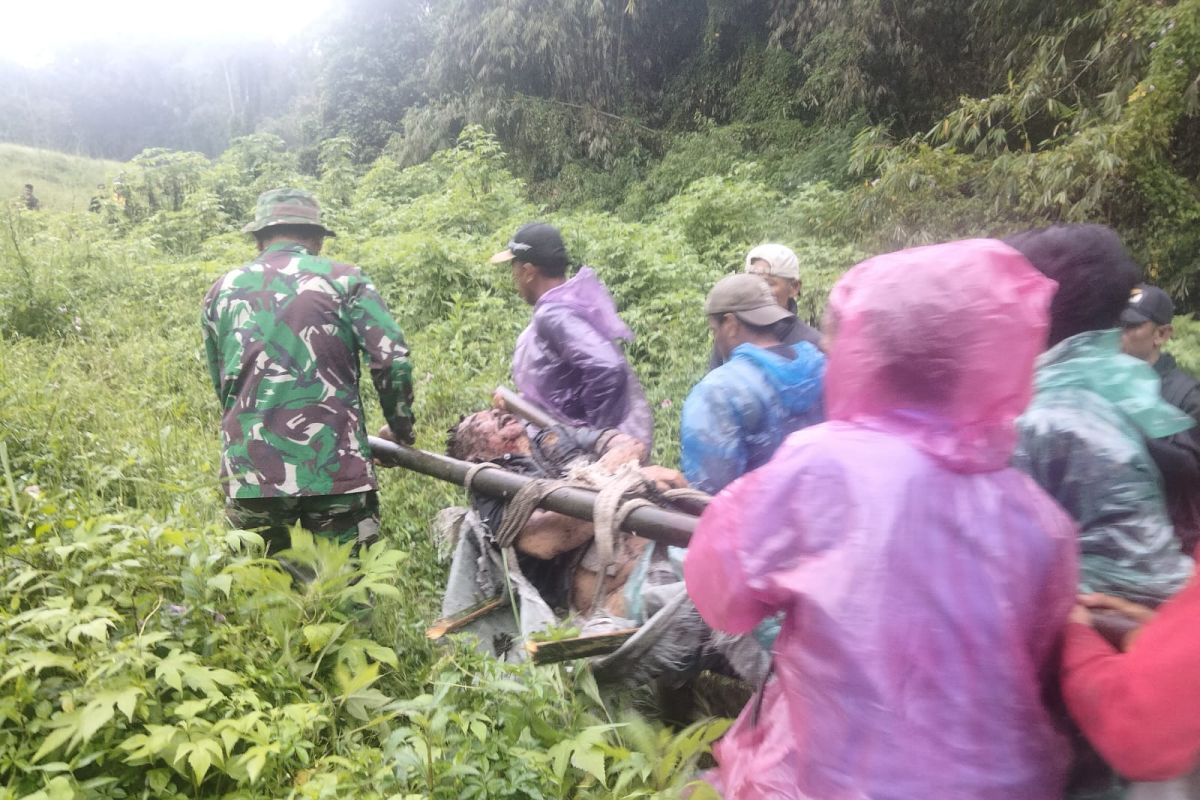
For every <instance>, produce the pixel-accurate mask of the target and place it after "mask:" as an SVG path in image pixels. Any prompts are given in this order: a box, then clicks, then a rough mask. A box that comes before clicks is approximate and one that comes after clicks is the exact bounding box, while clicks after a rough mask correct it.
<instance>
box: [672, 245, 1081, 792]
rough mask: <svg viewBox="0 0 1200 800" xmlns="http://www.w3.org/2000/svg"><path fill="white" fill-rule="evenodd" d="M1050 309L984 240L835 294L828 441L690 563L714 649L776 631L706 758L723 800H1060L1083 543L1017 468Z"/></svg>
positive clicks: (724, 521)
mask: <svg viewBox="0 0 1200 800" xmlns="http://www.w3.org/2000/svg"><path fill="white" fill-rule="evenodd" d="M1054 289H1055V284H1054V282H1053V281H1051V280H1050V279H1048V278H1046V277H1045V276H1043V275H1042V274H1040V273H1039V272H1038V271H1037V270H1035V269H1034V268H1033V266H1032V265H1030V263H1029V262H1028V261H1026V260H1025V258H1024V257H1023V256H1022V255H1021V254H1020V253H1018V252H1017V251H1016V250H1014V249H1012V248H1010V247H1008V246H1007V245H1005V244H1002V243H1001V242H998V241H993V240H987V239H980V240H971V241H963V242H951V243H948V244H942V245H935V246H932V247H921V248H916V249H912V250H904V251H901V252H898V253H892V254H889V255H884V256H879V257H876V258H872V259H869V260H868V261H865V262H863V263H862V264H859V265H858V266H857V267H855V268H853V269H852V270H850V272H848V273H847V274H846V275H845V276H844V277H843V278H842V279H841V280H840V281H839V282H838V284H837V286H835V287H834V290H833V293H832V296H831V298H830V315H829V320H830V330H829V331H828V332H827V336H828V337H829V342H830V344H829V347H830V355H829V362H828V367H827V371H826V374H825V403H826V411H827V419H828V420H829V421H828V422H825V423H823V424H820V425H815V426H812V427H808V428H805V429H803V430H800V431H798V432H796V433H793V434H792V435H791V436H790V437H789V438H788V439H787V440H786V441H785V442H784V444H783V445H782V446H781V447H780V448H779V449H778V450H777V451H776V452H775V455H774V457H773V458H772V460H771V461H769V462H767V464H766V465H764V466H762V467H760V468H759V469H757V470H755V471H753V472H750V473H748V474H747V475H745V476H743V477H741V478H739V479H738V480H737V481H735V482H733V483H732V484H730V485H729V486H728V487H727V488H726V489H725V490H724V491H722V492H721V493H720V494H719V495H718V496H717V497H716V498H715V499H714V500H713V501H712V503H711V504H710V505H709V506H708V508H707V510H706V511H705V512H704V514H703V516H702V517H701V519H700V522H699V524H698V526H697V529H696V532H695V534H694V535H693V537H692V540H691V544H690V546H689V548H688V553H687V558H686V560H685V561H684V577H685V579H686V582H687V589H688V593H689V595H690V596H691V598H692V600H693V601H694V602H695V604H696V608H697V609H698V610H699V612H700V614H701V616H703V618H704V620H705V621H706V622H707V623H708V624H710V625H712V626H713V627H714V628H717V629H718V630H722V631H726V632H729V633H733V634H740V633H745V632H746V631H749V630H751V629H752V628H753V627H754V626H755V625H757V624H758V623H759V622H760V621H761V620H763V619H765V618H767V617H769V616H771V615H773V614H777V613H779V612H784V619H783V623H782V626H781V631H780V634H779V638H778V639H777V640H776V642H775V646H774V648H773V666H772V677H770V678H769V679H768V680H767V682H766V684H765V686H764V689H763V690H762V695H761V697H759V698H757V702H756V701H751V703H750V704H749V705H748V706H747V708H746V709H745V710H744V711H743V713H742V715H741V716H740V717H739V718H738V720H737V722H736V723H735V724H734V727H733V728H731V729H730V732H729V733H728V734H727V735H726V736H725V738H724V739H723V740H722V741H721V742H720V743H718V745H717V747H716V750H715V753H716V757H717V761H718V768H717V770H716V772H715V774H713V775H711V776H710V779H711V781H712V782H713V784H714V785H715V786H717V788H718V789H719V790H720V791H721V792H722V793H723V795H724V796H725V797H727V798H736V799H737V800H760V799H761V800H766V798H770V799H771V800H799V799H800V798H819V800H858V799H859V798H871V800H914V798H931V799H932V798H954V800H1012V798H1022V800H1059V798H1061V797H1062V789H1063V785H1064V782H1065V779H1066V769H1067V765H1068V762H1069V756H1068V751H1067V747H1066V741H1065V740H1064V739H1063V737H1062V736H1061V735H1060V734H1059V733H1058V732H1057V730H1056V728H1055V726H1054V724H1053V722H1052V718H1051V714H1050V712H1049V711H1048V709H1047V708H1046V707H1045V706H1044V705H1043V694H1044V691H1045V689H1046V688H1047V687H1048V686H1053V685H1054V683H1055V680H1056V670H1057V656H1056V653H1057V650H1056V648H1057V646H1058V643H1059V641H1060V640H1061V636H1062V631H1063V628H1064V625H1065V623H1066V619H1067V615H1068V613H1069V612H1070V611H1071V608H1072V607H1073V605H1074V602H1075V586H1076V580H1077V564H1076V553H1075V551H1076V543H1075V541H1076V532H1075V525H1074V523H1073V522H1072V520H1071V519H1070V518H1069V517H1068V516H1067V515H1066V513H1065V512H1064V511H1063V510H1062V509H1061V508H1059V507H1058V506H1057V505H1056V504H1055V502H1054V501H1053V500H1052V499H1051V498H1050V497H1049V495H1047V494H1046V493H1045V492H1044V491H1042V489H1041V488H1039V487H1038V486H1037V484H1035V483H1034V482H1033V480H1032V479H1030V478H1029V477H1028V476H1026V475H1025V474H1023V473H1021V472H1019V471H1018V470H1016V469H1014V468H1012V467H1010V466H1009V460H1010V459H1011V457H1012V453H1013V449H1014V446H1015V444H1016V440H1017V434H1016V429H1015V426H1014V421H1015V420H1016V418H1017V416H1018V415H1019V414H1020V413H1021V411H1022V410H1023V409H1024V408H1025V406H1026V404H1027V403H1028V402H1029V398H1030V395H1031V393H1032V390H1033V367H1034V359H1035V358H1036V357H1037V355H1038V354H1039V353H1040V352H1041V351H1042V350H1043V349H1044V346H1045V342H1046V331H1047V327H1048V308H1049V305H1050V298H1051V295H1052V294H1053V293H1054Z"/></svg>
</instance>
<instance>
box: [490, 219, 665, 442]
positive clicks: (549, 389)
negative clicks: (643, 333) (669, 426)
mask: <svg viewBox="0 0 1200 800" xmlns="http://www.w3.org/2000/svg"><path fill="white" fill-rule="evenodd" d="M491 261H492V263H493V264H499V263H503V262H506V261H507V262H511V263H512V275H513V283H514V284H515V285H516V288H517V292H518V293H519V294H520V295H521V299H522V300H524V301H525V302H526V303H529V304H530V305H531V306H533V319H532V320H531V321H530V323H529V326H528V327H527V328H525V330H524V331H523V332H522V333H521V336H520V337H519V338H518V339H517V348H516V351H515V352H514V353H513V364H512V374H513V381H514V382H515V383H516V385H517V391H518V392H520V393H521V394H522V395H523V396H524V397H526V398H527V399H528V400H530V401H532V402H533V403H535V404H537V405H539V406H541V407H542V408H544V409H546V410H547V411H549V412H550V413H551V414H553V415H554V416H555V417H557V418H558V419H560V420H561V421H562V422H565V423H567V424H568V425H576V426H583V427H588V428H615V429H617V430H619V431H621V432H622V433H626V434H628V435H630V436H632V437H634V438H635V439H637V440H639V441H640V442H642V443H643V444H645V445H646V451H647V452H649V451H650V447H651V445H652V444H653V438H654V416H653V414H652V413H651V411H650V405H649V403H647V402H646V395H645V393H644V392H643V391H642V385H641V383H640V382H638V379H637V375H635V374H634V372H633V368H632V367H630V366H629V362H628V361H627V360H626V359H625V354H624V353H623V352H622V350H621V347H620V346H619V345H618V342H619V341H629V340H631V339H632V338H633V333H632V332H631V331H630V330H629V327H628V326H627V325H626V324H625V323H624V322H622V321H621V318H620V317H619V316H617V308H616V305H615V304H614V303H613V299H612V296H610V295H609V293H608V290H607V289H605V288H604V284H602V283H601V282H600V279H599V278H597V277H596V273H595V272H593V271H592V269H591V267H580V268H579V270H578V272H576V273H575V275H574V276H572V277H571V278H570V279H568V278H567V264H568V260H567V248H566V246H565V245H564V244H563V240H562V236H561V235H560V234H559V232H558V229H557V228H555V227H553V226H552V225H547V224H545V223H540V222H534V223H530V224H528V225H523V226H522V227H521V228H520V229H518V230H517V232H516V234H515V235H514V236H513V238H512V240H511V241H510V242H509V243H508V247H507V248H505V249H504V250H503V251H502V252H499V253H497V254H496V255H494V256H492V258H491Z"/></svg>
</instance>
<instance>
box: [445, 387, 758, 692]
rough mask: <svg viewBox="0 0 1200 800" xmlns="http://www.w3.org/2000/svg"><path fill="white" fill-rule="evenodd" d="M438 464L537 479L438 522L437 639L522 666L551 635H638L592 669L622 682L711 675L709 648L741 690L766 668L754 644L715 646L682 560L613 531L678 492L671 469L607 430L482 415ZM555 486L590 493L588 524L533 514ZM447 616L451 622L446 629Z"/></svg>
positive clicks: (480, 498) (681, 486)
mask: <svg viewBox="0 0 1200 800" xmlns="http://www.w3.org/2000/svg"><path fill="white" fill-rule="evenodd" d="M531 431H532V435H531ZM447 455H449V456H451V457H452V458H456V459H459V460H462V461H470V462H474V463H476V464H478V465H479V466H477V467H476V468H475V469H476V471H478V470H482V469H495V468H500V469H504V470H507V471H511V472H516V473H519V474H522V475H526V476H529V477H531V478H538V479H541V480H540V481H538V482H534V483H531V484H530V485H527V486H526V488H525V489H523V490H522V491H521V492H520V493H518V494H517V495H516V496H514V497H513V498H512V499H511V500H509V501H504V500H501V499H498V498H494V497H489V496H487V495H484V494H482V493H479V492H476V491H472V492H471V494H470V498H471V507H470V508H450V509H445V510H444V511H443V512H441V514H439V516H438V519H437V521H436V522H435V529H436V532H437V534H438V536H439V538H440V539H441V540H442V541H443V542H444V543H445V544H447V545H449V546H450V547H452V548H453V552H454V557H453V561H452V564H451V568H450V577H449V581H448V585H447V589H446V594H445V596H444V598H443V603H442V614H443V620H442V621H441V623H442V624H443V630H446V631H447V632H448V631H451V630H453V631H464V632H470V633H472V634H474V635H475V637H476V638H477V640H478V642H479V646H480V647H481V648H482V649H484V650H486V651H489V652H492V653H493V654H494V655H496V656H497V657H498V658H502V659H505V660H510V661H519V660H523V659H524V658H526V657H527V656H526V652H525V648H524V647H523V646H522V644H521V643H522V642H528V641H530V640H531V639H532V638H533V637H535V636H536V635H537V634H538V633H539V632H541V631H543V630H545V629H547V628H550V627H553V626H559V625H563V624H566V625H568V626H570V627H574V628H578V629H579V631H580V636H584V637H587V636H594V635H595V636H598V635H602V634H611V633H616V632H621V631H625V632H628V631H630V629H634V628H639V627H640V630H639V631H638V633H637V635H635V636H632V637H631V638H630V639H629V641H628V642H627V643H626V645H625V646H622V647H621V649H620V650H618V651H617V652H616V653H613V654H612V655H611V656H608V657H607V658H606V659H604V660H603V661H602V662H600V664H599V666H600V667H601V668H602V667H603V666H604V662H608V663H609V664H610V665H611V666H613V667H614V668H616V671H617V672H619V673H621V674H620V677H621V679H629V678H630V677H631V676H633V675H637V676H638V678H639V679H641V678H653V677H658V676H659V675H660V674H662V673H663V672H680V673H682V672H692V671H694V669H698V668H701V667H703V668H705V669H708V668H711V666H712V662H713V660H714V654H716V653H717V651H718V650H719V651H720V655H716V656H715V657H716V660H717V661H720V662H721V664H722V665H723V666H724V665H725V664H726V659H728V661H730V662H732V663H733V664H734V668H733V669H732V670H731V671H732V673H733V674H736V675H738V676H740V677H742V678H744V679H746V680H748V681H754V680H755V679H756V678H757V677H758V673H759V672H760V671H761V670H764V669H765V665H766V654H765V651H763V650H762V648H761V647H759V646H758V644H757V643H756V642H755V641H754V640H753V638H752V637H739V639H746V640H748V641H744V642H733V640H732V639H730V640H728V641H725V640H722V638H721V637H720V635H718V634H714V633H713V632H712V631H710V630H709V629H708V628H707V626H705V625H704V623H703V621H702V620H700V618H699V615H698V614H697V613H696V612H695V608H694V607H693V606H692V604H691V601H690V600H689V599H688V598H687V596H686V593H685V592H684V587H683V582H682V575H681V562H682V555H683V551H682V550H680V549H678V548H673V547H665V546H662V545H655V543H654V542H651V541H648V540H646V539H643V538H640V537H638V536H636V535H633V534H629V533H626V532H622V531H620V530H619V528H620V519H621V513H622V511H621V508H622V505H623V503H624V502H625V501H627V500H628V499H630V498H631V497H643V498H646V499H648V500H651V501H653V502H656V503H657V504H660V505H664V504H665V505H669V504H670V502H671V500H672V499H673V498H675V499H678V498H677V497H676V496H678V495H680V494H685V495H686V494H688V493H689V492H688V490H687V489H686V487H687V483H686V480H685V479H684V477H683V476H682V475H681V474H680V473H679V472H677V471H676V470H673V469H668V468H665V467H659V466H645V465H644V461H645V459H646V451H645V447H644V446H643V445H642V444H641V443H640V442H639V441H637V440H636V439H633V438H632V437H629V436H626V435H625V434H622V433H619V432H617V431H611V430H609V431H596V430H589V429H583V428H571V427H565V426H555V427H552V428H547V429H544V430H540V431H538V430H536V429H530V428H529V427H528V426H527V425H526V424H525V423H524V422H523V421H522V420H520V419H519V418H517V417H516V416H513V415H511V414H509V413H508V412H506V411H503V410H499V409H489V410H487V411H480V412H478V413H476V414H472V415H471V416H468V417H466V418H465V419H463V420H462V422H460V423H459V424H458V425H457V426H456V427H455V428H454V429H453V431H451V435H450V440H449V442H448V445H447ZM560 481H561V482H563V483H567V484H570V485H576V486H587V487H590V488H593V489H595V490H597V492H598V494H597V499H596V508H595V513H594V517H595V520H596V522H595V523H592V522H587V521H584V520H579V519H575V518H572V517H569V516H565V515H563V514H559V513H556V512H553V511H546V510H543V509H538V508H537V507H536V506H537V504H538V502H539V501H540V500H541V499H542V498H543V497H544V496H545V494H547V493H548V492H549V491H550V490H551V489H552V487H553V486H554V485H556V484H557V485H561V484H558V482H560ZM468 488H470V487H468ZM681 490H682V491H681ZM691 494H692V495H694V494H695V493H691ZM696 500H697V498H695V497H694V496H693V497H689V498H686V499H685V500H684V502H692V503H694V502H696ZM510 587H511V595H510V594H509V589H510ZM476 610H478V611H476ZM455 618H457V619H459V620H461V623H462V624H458V623H454V624H451V625H450V626H449V628H446V627H445V623H447V622H449V621H450V620H452V619H455ZM651 618H653V619H651ZM648 621H653V622H654V623H655V624H654V625H649V624H646V623H647V622H648ZM435 627H436V626H435ZM431 635H432V634H431ZM714 638H715V639H716V641H714ZM714 646H715V649H714ZM635 651H636V653H637V655H636V657H635V659H634V660H635V661H636V668H632V669H627V668H626V667H625V666H618V662H621V661H623V660H624V659H623V658H622V653H632V652H635ZM739 664H740V665H741V666H740V667H739V666H738V665H739ZM722 671H726V670H722Z"/></svg>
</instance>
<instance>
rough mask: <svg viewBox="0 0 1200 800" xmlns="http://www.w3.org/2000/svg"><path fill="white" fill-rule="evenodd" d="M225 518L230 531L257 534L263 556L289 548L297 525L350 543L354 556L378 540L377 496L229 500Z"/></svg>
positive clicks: (360, 493)
mask: <svg viewBox="0 0 1200 800" xmlns="http://www.w3.org/2000/svg"><path fill="white" fill-rule="evenodd" d="M225 516H226V517H227V518H228V519H229V524H230V525H232V526H233V527H235V528H241V529H242V530H247V531H256V532H258V533H259V534H261V535H262V537H263V540H264V541H265V542H266V543H267V555H273V554H275V553H277V552H279V551H280V550H286V549H288V547H290V546H291V528H292V526H293V525H295V524H296V523H297V522H299V523H300V525H301V527H303V528H304V529H305V530H306V531H308V532H310V533H312V534H313V535H314V536H324V537H326V538H330V539H337V540H338V541H339V542H342V543H343V544H344V543H346V542H354V551H355V552H356V553H357V552H358V548H360V547H362V546H363V545H364V544H371V543H372V542H374V541H375V540H376V539H378V538H379V493H378V492H357V493H355V494H321V495H306V496H299V497H254V498H247V499H242V500H237V499H234V498H229V499H228V500H226V502H225Z"/></svg>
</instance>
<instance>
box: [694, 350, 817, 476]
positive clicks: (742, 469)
mask: <svg viewBox="0 0 1200 800" xmlns="http://www.w3.org/2000/svg"><path fill="white" fill-rule="evenodd" d="M786 346H788V347H790V348H791V349H792V351H793V352H794V353H795V358H793V359H788V358H785V357H783V356H781V355H778V354H777V353H774V352H772V351H771V350H767V349H765V348H762V347H756V346H755V345H751V344H742V345H738V346H737V347H736V348H734V351H733V353H732V355H731V356H730V359H729V361H727V362H726V363H725V364H723V365H721V366H720V367H718V368H717V369H714V370H713V371H712V372H710V373H708V375H706V376H705V377H704V379H703V380H701V381H700V383H698V384H696V385H695V386H694V387H693V388H692V391H691V392H690V393H689V394H688V397H687V400H686V401H685V402H684V404H683V421H682V425H681V430H680V440H681V442H682V445H683V456H682V466H683V474H684V475H685V476H686V477H687V479H688V483H690V484H691V485H692V486H694V487H695V488H697V489H701V490H703V491H706V492H708V493H709V494H716V493H717V492H719V491H721V490H722V489H724V488H725V487H726V486H727V485H728V484H730V483H732V482H733V481H734V480H735V479H736V478H739V477H741V476H742V475H744V474H745V473H747V472H749V471H751V470H753V469H757V468H758V467H761V466H762V465H763V464H765V463H767V461H769V460H770V458H771V456H772V455H773V454H774V453H775V450H776V448H778V447H779V445H780V444H782V443H783V440H784V439H785V438H787V436H788V434H790V433H792V432H794V431H797V430H799V429H801V428H804V427H807V426H809V425H813V424H815V423H817V422H820V421H822V419H824V409H823V407H822V404H821V387H822V384H823V382H824V377H825V356H824V355H822V354H821V352H820V351H819V350H817V348H815V347H813V346H812V345H811V344H809V343H807V342H800V343H797V344H794V345H786Z"/></svg>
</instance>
